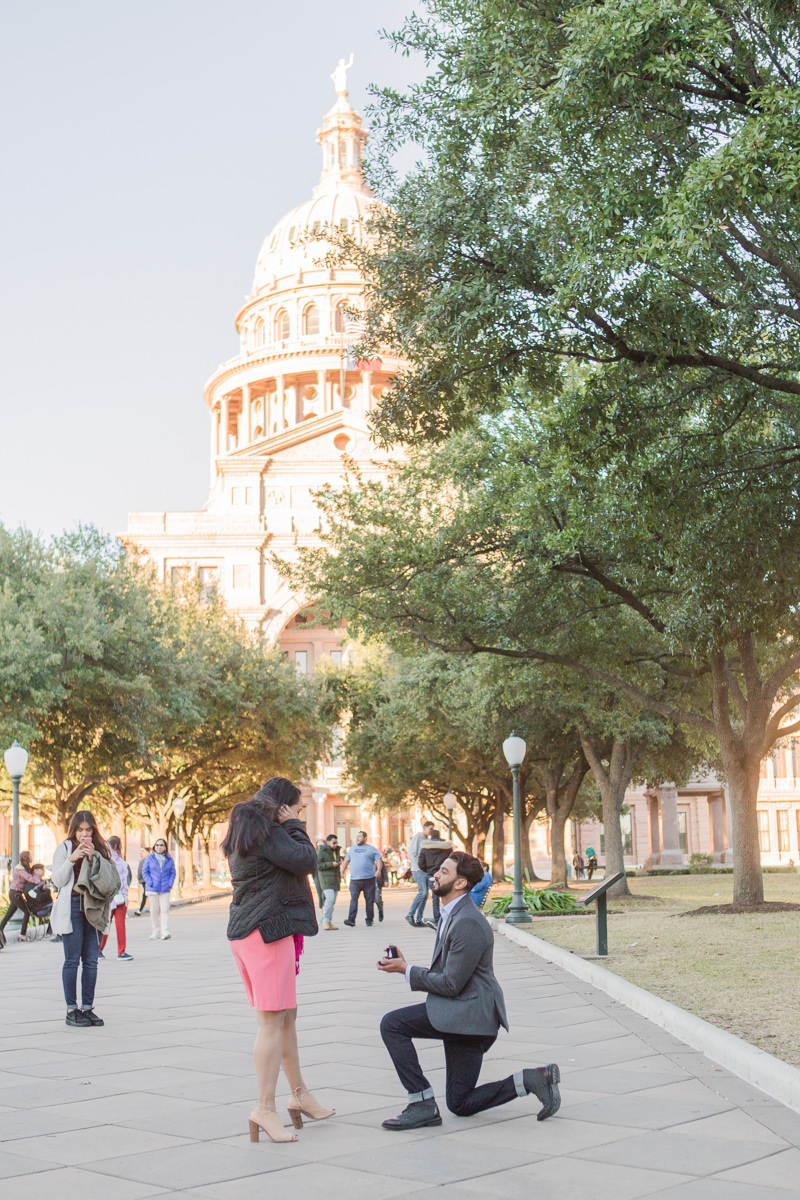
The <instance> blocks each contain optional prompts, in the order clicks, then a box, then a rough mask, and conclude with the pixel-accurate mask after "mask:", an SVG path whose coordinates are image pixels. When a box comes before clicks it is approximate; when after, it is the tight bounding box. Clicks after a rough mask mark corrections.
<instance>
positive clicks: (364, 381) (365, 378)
mask: <svg viewBox="0 0 800 1200" xmlns="http://www.w3.org/2000/svg"><path fill="white" fill-rule="evenodd" d="M371 390H372V371H362V372H361V411H362V412H363V414H364V416H365V417H366V415H367V413H368V412H369V400H370V392H371Z"/></svg>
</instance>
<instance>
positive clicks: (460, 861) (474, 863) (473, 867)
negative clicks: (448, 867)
mask: <svg viewBox="0 0 800 1200" xmlns="http://www.w3.org/2000/svg"><path fill="white" fill-rule="evenodd" d="M449 857H450V858H452V860H453V862H454V863H455V864H456V875H460V876H461V878H462V879H466V881H467V891H468V892H471V891H472V889H473V888H474V887H475V885H476V883H480V881H481V880H482V879H483V867H482V866H481V864H480V860H479V859H477V858H476V857H475V855H474V854H467V852H466V850H454V851H453V853H452V854H451V855H449Z"/></svg>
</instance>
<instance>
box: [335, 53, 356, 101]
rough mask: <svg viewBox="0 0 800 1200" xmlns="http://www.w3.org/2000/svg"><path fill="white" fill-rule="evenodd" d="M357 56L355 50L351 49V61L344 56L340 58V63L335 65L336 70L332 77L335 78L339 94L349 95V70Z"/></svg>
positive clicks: (337, 93)
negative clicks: (346, 60)
mask: <svg viewBox="0 0 800 1200" xmlns="http://www.w3.org/2000/svg"><path fill="white" fill-rule="evenodd" d="M355 57H356V56H355V54H353V52H352V50H351V51H350V62H349V63H346V62H345V61H344V59H343V58H340V59H339V61H338V63H337V64H336V66H335V67H334V71H333V74H332V75H331V79H332V80H333V86H334V87H335V88H336V95H337V96H346V95H347V72H348V71H349V70H350V68H351V67H352V65H353V63H354V62H355Z"/></svg>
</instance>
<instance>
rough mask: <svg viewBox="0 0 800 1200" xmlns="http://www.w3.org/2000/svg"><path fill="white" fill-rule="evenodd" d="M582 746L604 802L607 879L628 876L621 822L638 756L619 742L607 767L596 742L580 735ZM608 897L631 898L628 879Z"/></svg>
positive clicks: (627, 744) (610, 755)
mask: <svg viewBox="0 0 800 1200" xmlns="http://www.w3.org/2000/svg"><path fill="white" fill-rule="evenodd" d="M580 737H581V746H582V747H583V753H584V755H585V756H586V760H587V762H588V763H589V768H590V770H591V772H592V775H593V776H594V781H595V783H596V784H597V788H598V790H599V792H600V798H601V799H602V801H603V835H604V840H605V858H606V878H608V877H609V876H611V875H616V874H617V873H618V872H619V871H621V872H622V874H623V876H624V875H625V857H624V855H623V852H622V828H621V826H620V823H619V818H620V815H621V813H622V806H623V804H624V803H625V793H626V792H627V790H628V785H629V784H630V781H631V779H632V778H633V769H634V766H635V762H636V755H635V754H634V751H633V747H632V746H631V743H630V741H629V740H627V739H626V740H625V741H616V742H614V743H613V745H612V747H611V753H610V754H609V755H608V758H607V762H608V766H607V767H606V766H605V765H604V763H603V754H602V750H601V748H600V745H599V743H598V742H597V739H596V738H594V737H592V735H591V734H588V733H586V732H584V730H581V731H580ZM607 894H608V895H609V896H630V894H631V889H630V888H629V887H628V880H627V877H625V878H623V879H621V880H620V881H619V883H615V884H614V886H613V887H612V888H609V890H608V893H607Z"/></svg>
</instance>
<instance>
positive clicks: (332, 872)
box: [317, 833, 342, 929]
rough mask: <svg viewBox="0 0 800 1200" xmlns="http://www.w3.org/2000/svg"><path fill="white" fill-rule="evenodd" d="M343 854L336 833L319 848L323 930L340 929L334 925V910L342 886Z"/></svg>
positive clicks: (318, 872) (329, 836) (330, 834)
mask: <svg viewBox="0 0 800 1200" xmlns="http://www.w3.org/2000/svg"><path fill="white" fill-rule="evenodd" d="M341 857H342V853H341V850H340V849H339V839H338V838H337V836H336V834H335V833H329V834H328V836H327V837H326V838H325V841H324V842H322V843H320V845H319V847H318V848H317V878H318V879H319V886H320V888H321V889H322V896H323V903H322V928H323V929H338V928H339V927H338V925H334V924H333V908H334V905H335V904H336V897H337V896H338V894H339V889H340V888H341V886H342V869H341V867H340V865H339V863H340V861H341Z"/></svg>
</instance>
